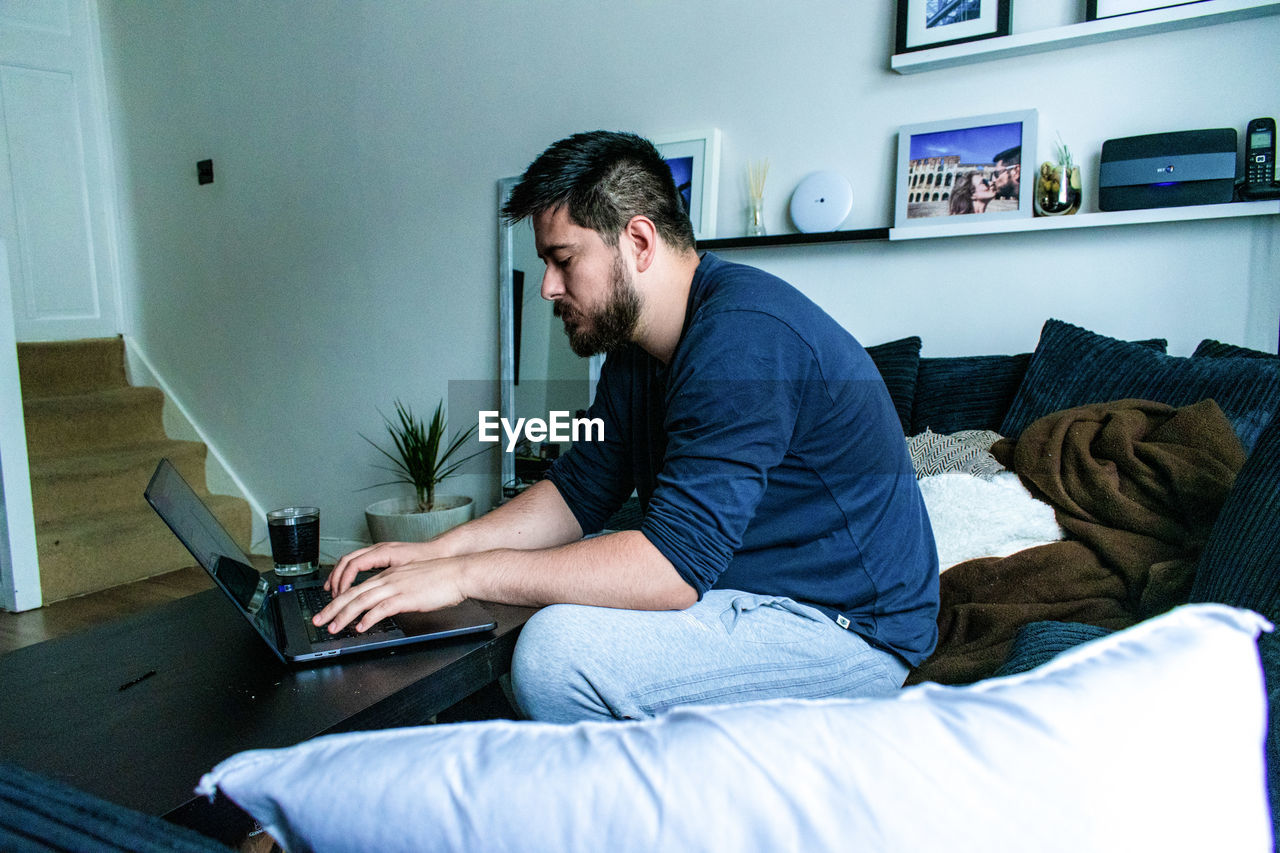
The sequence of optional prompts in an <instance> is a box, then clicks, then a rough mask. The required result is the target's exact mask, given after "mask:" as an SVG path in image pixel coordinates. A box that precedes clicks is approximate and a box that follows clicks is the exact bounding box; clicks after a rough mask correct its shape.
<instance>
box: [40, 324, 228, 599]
mask: <svg viewBox="0 0 1280 853" xmlns="http://www.w3.org/2000/svg"><path fill="white" fill-rule="evenodd" d="M18 370H19V373H20V375H21V379H22V409H23V414H24V416H25V419H26V428H27V452H28V456H29V459H30V468H31V499H32V504H33V508H34V511H35V522H36V549H37V552H38V554H39V558H40V587H41V591H42V594H43V597H44V602H45V603H46V604H48V603H50V602H53V601H59V600H61V599H64V598H71V597H72V596H76V595H83V594H85V593H89V592H97V591H99V590H103V589H108V588H110V587H114V586H119V585H121V584H125V583H130V582H132V581H136V580H141V579H142V578H147V577H151V576H153V575H158V574H164V573H166V572H170V571H174V570H176V569H181V568H184V567H187V566H191V565H193V563H194V562H195V561H194V560H193V559H192V557H191V555H190V554H189V553H188V552H187V550H186V549H185V548H184V547H183V546H182V544H181V543H179V542H178V540H177V539H176V538H175V537H174V536H173V534H172V533H170V532H169V528H168V527H166V526H165V524H164V522H163V521H161V520H160V517H159V516H158V515H156V514H155V512H154V511H153V510H152V509H151V507H150V506H149V505H148V504H147V502H146V500H145V499H144V498H143V497H142V492H143V490H144V489H145V488H146V486H147V483H148V482H149V481H150V479H151V474H152V472H153V471H154V470H155V466H156V463H157V462H158V461H159V460H160V458H161V457H164V456H167V457H169V458H170V459H171V460H172V461H173V463H174V465H176V466H177V468H178V470H179V471H180V472H181V473H182V476H183V477H184V478H186V480H187V482H189V483H190V484H191V485H192V487H193V488H194V489H195V490H196V491H197V492H198V493H199V494H200V495H201V497H202V498H204V500H205V501H206V503H208V505H209V507H210V508H211V509H212V510H213V513H214V515H216V516H217V517H218V519H219V520H220V521H221V522H222V524H223V525H224V526H225V527H226V528H227V530H229V531H230V532H231V535H232V536H233V537H234V538H235V539H236V541H237V542H239V543H240V544H241V546H242V547H244V549H245V551H246V552H247V551H248V550H249V549H248V547H247V545H248V543H249V539H250V531H251V525H252V521H251V518H250V510H249V505H248V503H247V502H245V501H244V500H241V499H239V498H233V497H227V496H223V495H209V493H208V490H207V489H206V488H205V457H206V453H207V448H206V447H205V446H204V445H203V444H201V443H199V442H192V441H175V440H173V439H170V438H168V437H167V436H166V435H165V432H164V425H163V421H162V418H161V411H162V408H163V406H164V393H163V392H162V391H160V390H159V389H156V388H141V387H140V388H134V387H131V386H130V385H129V384H128V381H127V379H126V378H125V370H124V341H123V339H121V338H105V339H98V340H85V341H65V342H58V343H20V344H18Z"/></svg>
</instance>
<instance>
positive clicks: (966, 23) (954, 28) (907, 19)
mask: <svg viewBox="0 0 1280 853" xmlns="http://www.w3.org/2000/svg"><path fill="white" fill-rule="evenodd" d="M1011 2H1012V0H898V22H897V23H898V26H897V39H896V41H895V44H894V52H895V53H907V52H909V51H913V50H925V49H926V48H930V47H942V46H943V45H946V44H960V43H961V42H966V41H974V40H976V39H985V38H992V37H994V36H1007V35H1009V7H1010V4H1011Z"/></svg>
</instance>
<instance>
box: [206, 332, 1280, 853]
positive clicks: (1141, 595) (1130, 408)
mask: <svg viewBox="0 0 1280 853" xmlns="http://www.w3.org/2000/svg"><path fill="white" fill-rule="evenodd" d="M1165 349H1166V346H1165V342H1164V341H1163V340H1159V339H1155V340H1145V341H1138V342H1128V341H1121V340H1117V339H1115V338H1110V337H1107V336H1104V335H1100V334H1097V333H1094V332H1092V331H1089V330H1087V329H1083V328H1080V327H1078V326H1074V325H1072V324H1070V323H1065V322H1062V321H1060V320H1055V319H1051V320H1049V321H1048V322H1046V323H1045V324H1044V327H1043V328H1042V330H1041V337H1040V340H1039V343H1038V344H1037V346H1036V349H1035V350H1034V351H1033V352H1030V353H1023V354H1017V355H989V356H965V357H953V358H930V357H921V340H920V339H919V338H917V337H912V338H905V339H901V340H896V341H891V342H887V343H884V344H878V345H875V346H871V347H868V352H869V354H870V355H871V358H872V360H873V361H874V362H875V364H876V366H877V367H878V368H879V370H880V373H881V375H882V377H883V379H884V381H885V385H886V387H887V388H888V390H889V393H890V396H891V398H892V400H893V403H894V406H895V409H896V411H897V413H898V416H899V419H900V421H901V424H902V427H903V432H904V435H905V436H906V437H907V443H908V448H909V450H910V451H911V454H912V460H913V463H915V465H916V470H917V477H918V479H919V482H920V484H921V490H922V492H923V493H925V496H926V505H927V506H928V507H929V512H930V516H931V520H932V521H933V526H934V530H935V534H936V536H937V538H938V540H939V541H938V546H939V553H940V558H941V557H942V555H943V554H944V553H945V554H946V559H942V560H941V562H942V563H943V569H944V571H943V572H942V576H941V595H942V602H941V610H940V614H939V633H940V640H939V645H938V649H937V651H936V652H935V653H934V655H933V656H932V657H930V658H929V660H927V661H925V662H924V663H923V664H922V665H921V666H920V667H918V668H917V669H916V670H915V671H913V672H912V674H911V677H910V679H909V681H910V683H911V684H912V686H910V687H909V688H908V689H905V690H903V691H902V692H901V694H900V695H899V696H897V697H894V698H892V699H885V700H816V701H813V700H811V701H786V700H774V701H768V702H758V703H744V704H741V705H732V706H723V707H693V708H687V709H683V708H682V709H676V710H674V711H672V712H671V713H669V714H667V715H665V716H663V717H660V718H658V719H656V720H649V721H639V722H627V723H580V724H577V725H574V726H550V725H545V724H539V723H530V722H513V721H487V722H477V723H467V724H459V725H454V726H436V727H425V728H421V729H398V730H390V731H383V732H371V733H351V734H345V735H336V736H332V737H326V738H319V739H316V740H314V741H309V742H307V743H304V744H300V745H298V746H295V747H291V748H288V749H283V750H259V751H252V752H246V753H241V754H239V755H236V756H232V757H231V758H229V759H228V760H227V761H225V762H223V763H221V764H220V765H219V766H218V767H216V768H214V769H213V770H211V772H210V773H209V774H208V775H207V776H206V777H205V779H204V780H203V782H202V790H204V791H205V792H206V793H208V794H210V795H213V794H214V793H215V792H218V791H221V792H222V793H224V794H226V795H228V796H230V797H231V798H232V799H233V800H235V801H236V802H238V803H239V804H240V805H242V806H243V807H244V808H245V809H246V810H248V811H249V812H251V813H252V814H254V815H255V816H256V817H257V818H258V819H259V820H260V821H261V822H262V823H263V824H264V825H265V826H266V828H267V829H268V830H269V831H270V832H271V833H272V834H273V835H275V836H276V837H277V838H279V839H281V840H282V841H283V842H285V844H286V846H288V847H290V849H310V848H315V849H353V850H354V849H379V850H396V849H404V850H460V849H488V850H505V849H510V850H576V849H609V850H655V849H681V850H719V849H734V850H761V851H773V850H803V849H823V850H826V849H835V848H837V847H840V848H844V847H848V848H851V849H861V850H886V851H888V850H914V849H931V848H942V847H945V849H948V850H950V851H953V853H954V851H962V850H974V851H978V850H982V851H992V850H1010V851H1013V850H1026V849H1036V850H1072V851H1078V850H1091V851H1098V850H1116V851H1129V850H1135V849H1151V850H1156V849H1158V850H1161V851H1168V850H1204V849H1221V850H1227V849H1230V850H1233V851H1242V850H1271V849H1273V838H1274V836H1275V828H1276V827H1277V826H1280V824H1278V823H1277V822H1276V817H1277V814H1280V813H1278V812H1276V811H1275V809H1274V805H1273V804H1277V803H1280V641H1277V640H1276V639H1275V635H1274V634H1273V633H1270V631H1271V627H1272V624H1273V623H1274V622H1275V620H1277V619H1280V418H1277V417H1275V414H1276V413H1277V411H1278V410H1280V358H1277V356H1275V355H1272V354H1269V353H1263V352H1258V351H1253V350H1248V349H1245V348H1242V347H1239V346H1235V345H1231V344H1224V343H1221V342H1218V341H1214V340H1205V341H1203V342H1201V343H1200V345H1199V346H1198V347H1197V348H1196V350H1195V352H1194V353H1193V354H1192V355H1191V356H1189V357H1176V356H1170V355H1168V354H1166V352H1165ZM1010 507H1014V508H1015V509H1016V511H1013V512H1009V511H1007V510H1009V508H1010ZM993 531H998V532H1000V534H1001V537H1002V538H1001V540H1000V541H999V542H992V541H990V537H989V536H987V534H990V533H992V532H993ZM966 532H976V533H977V534H980V535H977V536H966V535H964V534H965V533H966ZM984 536H986V537H987V538H986V539H984ZM957 539H960V540H964V541H963V542H961V543H957V542H956V541H955V540H957ZM332 786H339V787H341V788H342V790H343V793H342V794H341V795H336V796H335V795H332V794H327V793H325V792H326V791H332V790H333V788H332Z"/></svg>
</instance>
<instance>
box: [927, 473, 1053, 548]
mask: <svg viewBox="0 0 1280 853" xmlns="http://www.w3.org/2000/svg"><path fill="white" fill-rule="evenodd" d="M920 492H921V493H922V494H923V495H924V503H925V506H926V507H927V508H928V510H929V521H930V522H931V523H932V525H933V538H934V541H935V542H936V543H937V545H938V563H939V566H940V567H941V569H942V570H943V571H945V570H947V569H949V568H951V567H952V566H954V565H955V564H956V563H962V562H964V561H965V560H972V559H974V558H976V557H1007V556H1009V555H1010V554H1012V553H1014V552H1016V551H1021V550H1023V549H1024V548H1031V547H1033V546H1035V545H1043V544H1045V543H1047V542H1055V541H1057V540H1059V539H1062V538H1064V536H1065V534H1064V533H1063V530H1062V528H1061V527H1059V526H1058V522H1057V521H1056V520H1055V519H1054V517H1053V508H1052V507H1050V506H1049V505H1048V504H1046V503H1044V502H1043V501H1039V500H1036V499H1035V498H1034V497H1032V495H1031V492H1029V491H1028V490H1027V487H1026V486H1024V485H1022V481H1020V480H1019V479H1018V475H1017V474H1014V473H1013V472H1011V471H1009V472H1005V473H1002V474H996V475H995V476H994V477H992V478H991V479H989V480H984V479H981V478H978V477H975V476H973V475H972V474H962V473H958V472H947V473H945V474H937V475H935V476H932V477H925V478H923V479H921V480H920Z"/></svg>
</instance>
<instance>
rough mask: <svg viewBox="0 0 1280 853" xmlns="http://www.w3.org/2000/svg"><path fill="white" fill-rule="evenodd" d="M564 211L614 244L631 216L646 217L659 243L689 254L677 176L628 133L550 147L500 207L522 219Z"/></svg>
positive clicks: (593, 135)
mask: <svg viewBox="0 0 1280 853" xmlns="http://www.w3.org/2000/svg"><path fill="white" fill-rule="evenodd" d="M559 207H565V208H566V209H567V211H568V214H569V219H570V220H571V221H572V222H573V223H574V224H575V225H579V226H581V227H583V228H590V229H591V230H592V231H595V232H596V233H598V234H599V235H600V237H601V239H603V240H604V242H605V244H606V245H609V246H616V245H617V243H618V235H619V234H620V233H621V232H622V229H623V228H625V227H626V225H627V223H628V222H630V221H631V219H632V217H634V216H637V215H642V216H646V217H648V218H649V219H650V220H651V221H652V222H653V224H654V226H655V227H656V228H657V230H658V234H659V236H661V237H662V239H663V241H665V242H666V243H668V244H670V245H671V246H673V247H675V248H677V249H693V248H694V247H695V243H694V238H693V225H692V224H691V223H690V222H689V214H688V211H686V210H685V206H684V201H683V199H682V197H681V196H680V194H679V192H678V191H677V190H676V183H675V179H674V178H672V176H671V169H670V168H669V167H668V166H667V164H666V161H664V160H663V159H662V155H661V154H659V153H658V149H657V148H655V147H654V145H653V143H652V142H650V141H648V140H647V139H644V138H642V137H639V136H636V135H635V134H633V133H616V132H610V131H604V130H597V131H592V132H590V133H578V134H574V135H573V136H570V137H568V138H566V139H562V140H560V141H559V142H556V143H555V144H553V145H552V146H551V147H550V148H548V149H547V150H546V151H544V152H542V153H541V154H540V155H538V158H537V159H536V160H534V161H533V163H531V164H530V165H529V168H528V169H526V170H525V173H524V174H523V175H522V176H521V177H520V182H519V183H518V184H516V186H515V189H513V190H512V191H511V196H510V197H509V198H508V199H507V203H506V204H505V205H503V207H502V216H503V218H504V219H506V220H507V222H510V223H514V222H519V221H520V220H522V219H527V218H529V217H531V216H536V215H538V214H540V213H544V212H546V211H548V210H554V209H556V208H559Z"/></svg>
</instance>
